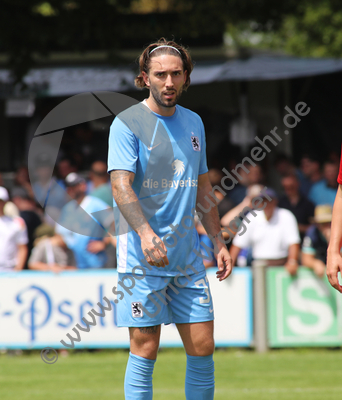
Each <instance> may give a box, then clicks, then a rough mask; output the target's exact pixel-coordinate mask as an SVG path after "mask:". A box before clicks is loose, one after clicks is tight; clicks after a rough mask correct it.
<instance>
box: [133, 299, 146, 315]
mask: <svg viewBox="0 0 342 400" xmlns="http://www.w3.org/2000/svg"><path fill="white" fill-rule="evenodd" d="M131 306H132V317H133V318H142V317H143V316H144V313H143V310H142V305H141V303H140V301H133V302H132V303H131Z"/></svg>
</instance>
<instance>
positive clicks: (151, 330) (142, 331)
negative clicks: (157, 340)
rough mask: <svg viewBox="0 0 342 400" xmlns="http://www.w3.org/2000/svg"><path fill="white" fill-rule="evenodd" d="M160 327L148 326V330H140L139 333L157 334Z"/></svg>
mask: <svg viewBox="0 0 342 400" xmlns="http://www.w3.org/2000/svg"><path fill="white" fill-rule="evenodd" d="M158 326H159V325H157V326H147V327H146V328H139V331H140V332H141V333H157V332H158Z"/></svg>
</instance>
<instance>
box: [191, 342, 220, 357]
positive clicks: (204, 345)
mask: <svg viewBox="0 0 342 400" xmlns="http://www.w3.org/2000/svg"><path fill="white" fill-rule="evenodd" d="M214 350H215V342H214V339H213V338H207V339H205V340H204V341H203V340H202V341H201V342H199V343H195V344H194V346H193V349H192V351H191V353H190V354H189V355H190V356H197V357H205V356H210V355H211V354H213V353H214Z"/></svg>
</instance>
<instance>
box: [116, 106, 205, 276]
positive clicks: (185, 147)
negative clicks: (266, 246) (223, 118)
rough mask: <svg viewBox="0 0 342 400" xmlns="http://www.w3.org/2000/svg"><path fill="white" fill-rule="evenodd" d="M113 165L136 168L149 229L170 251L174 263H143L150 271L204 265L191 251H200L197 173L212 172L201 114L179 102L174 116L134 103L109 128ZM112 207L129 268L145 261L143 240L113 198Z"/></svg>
mask: <svg viewBox="0 0 342 400" xmlns="http://www.w3.org/2000/svg"><path fill="white" fill-rule="evenodd" d="M112 170H126V171H131V172H134V173H135V179H134V182H133V184H132V188H133V190H134V192H135V194H136V195H137V197H138V199H139V203H140V204H141V207H142V209H143V212H144V214H145V216H146V218H147V220H148V222H149V224H150V225H151V228H152V229H153V231H154V232H155V233H156V235H158V236H159V237H160V238H161V239H162V240H163V241H164V243H165V245H166V247H167V250H168V252H167V257H168V259H169V262H170V264H169V265H168V266H166V267H165V268H158V267H156V266H153V267H152V266H151V270H149V269H147V268H146V267H144V270H145V271H146V274H149V275H159V276H176V275H177V274H179V270H178V269H177V266H180V267H181V268H184V267H185V266H186V265H188V264H191V265H192V266H193V267H194V268H195V269H196V270H198V271H201V270H203V269H204V265H203V262H202V259H201V258H200V257H198V256H196V254H195V253H194V251H193V250H197V251H198V252H199V253H200V244H199V238H198V234H197V231H196V229H195V227H194V219H193V214H194V208H195V206H196V197H197V187H198V176H199V175H201V174H204V173H206V172H207V171H208V168H207V161H206V144H205V133H204V126H203V123H202V120H201V118H200V117H199V116H198V115H197V114H196V113H194V112H192V111H190V110H188V109H186V108H184V107H181V106H179V105H177V106H176V110H175V113H174V114H173V115H172V116H171V117H163V116H161V115H158V114H155V113H153V112H152V111H151V110H150V109H149V108H148V107H147V106H146V105H144V104H143V103H140V104H137V105H135V106H133V107H130V108H129V109H127V110H125V111H124V112H122V113H121V114H119V115H118V116H117V118H115V120H114V122H113V124H112V126H111V128H110V136H109V155H108V171H109V172H110V171H112ZM114 207H115V208H114V214H115V226H116V232H118V233H119V236H118V244H117V256H118V271H119V272H120V273H130V272H132V269H133V268H134V267H135V266H137V265H141V266H143V264H142V263H141V260H142V259H144V255H143V252H142V249H141V241H140V238H139V236H138V235H137V234H136V233H135V232H134V231H132V229H130V227H129V226H128V224H127V222H126V221H125V219H124V218H123V216H122V214H121V213H120V212H119V211H118V208H117V207H116V203H115V201H114ZM127 207H128V208H129V206H127ZM176 230H177V231H178V233H177V232H176ZM135 271H137V270H135ZM137 273H138V271H137ZM188 273H189V274H191V273H192V272H191V270H188Z"/></svg>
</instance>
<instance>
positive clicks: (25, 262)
mask: <svg viewBox="0 0 342 400" xmlns="http://www.w3.org/2000/svg"><path fill="white" fill-rule="evenodd" d="M34 173H35V177H34V179H31V180H30V176H29V171H28V168H27V167H26V166H21V167H20V168H18V170H17V171H16V175H15V179H14V182H13V185H12V186H11V187H10V188H5V187H4V186H3V182H2V179H1V176H0V271H11V270H13V271H15V270H22V269H32V270H40V271H45V270H46V271H53V272H60V271H65V270H75V269H89V268H115V267H116V239H115V236H113V235H111V234H110V233H109V232H111V229H114V227H113V225H114V222H113V220H114V217H113V215H112V214H113V212H112V207H113V205H112V204H113V201H112V192H111V187H110V183H109V175H108V173H107V164H106V162H104V161H102V160H96V161H94V162H93V163H92V164H91V166H90V171H88V173H84V172H83V173H79V172H78V171H77V168H76V166H75V165H74V164H73V163H72V162H71V161H70V160H69V159H67V158H63V159H60V160H59V161H58V163H57V165H56V168H55V170H54V171H53V170H52V168H51V165H50V160H49V159H48V157H47V156H46V155H44V154H42V155H40V156H39V158H38V159H37V163H36V166H35V170H34ZM31 178H32V177H31ZM51 178H53V179H51ZM106 210H108V212H107V213H104V214H103V216H102V212H103V211H106ZM98 212H100V217H97V218H96V220H95V219H94V218H93V217H92V216H91V215H92V213H98ZM56 221H57V222H56ZM68 228H69V229H68ZM112 232H113V231H112Z"/></svg>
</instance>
